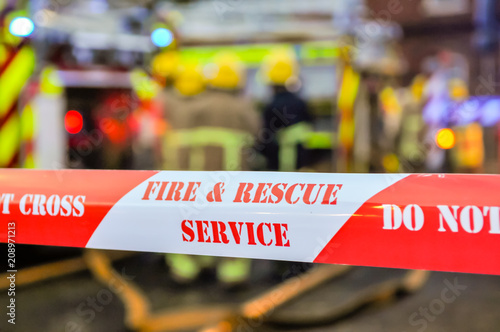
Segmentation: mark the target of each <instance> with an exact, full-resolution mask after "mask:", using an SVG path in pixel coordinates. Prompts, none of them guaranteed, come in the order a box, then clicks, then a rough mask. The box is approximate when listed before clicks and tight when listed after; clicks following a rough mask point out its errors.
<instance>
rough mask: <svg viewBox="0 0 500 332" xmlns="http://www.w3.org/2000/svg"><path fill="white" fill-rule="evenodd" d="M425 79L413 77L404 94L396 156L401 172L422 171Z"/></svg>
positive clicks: (419, 76) (421, 75)
mask: <svg viewBox="0 0 500 332" xmlns="http://www.w3.org/2000/svg"><path fill="white" fill-rule="evenodd" d="M426 81H427V78H426V77H425V75H424V74H419V75H417V76H415V78H414V79H413V81H412V82H411V84H410V86H409V87H408V88H407V89H406V90H407V91H406V93H405V94H404V97H403V101H402V107H403V114H402V119H401V131H400V134H399V142H398V155H399V158H400V161H401V162H400V164H401V168H400V170H401V171H403V172H409V173H418V172H421V171H422V170H423V166H424V160H425V147H424V144H423V139H422V134H423V130H424V122H423V119H422V107H423V91H424V87H425V84H426Z"/></svg>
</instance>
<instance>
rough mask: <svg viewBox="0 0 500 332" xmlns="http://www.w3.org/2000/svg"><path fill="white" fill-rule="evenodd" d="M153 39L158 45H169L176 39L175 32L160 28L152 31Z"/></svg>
mask: <svg viewBox="0 0 500 332" xmlns="http://www.w3.org/2000/svg"><path fill="white" fill-rule="evenodd" d="M151 40H152V41H153V44H155V45H156V46H158V47H167V46H168V45H170V44H172V42H173V41H174V34H173V33H172V31H170V30H168V29H165V28H158V29H156V30H155V31H153V32H152V33H151Z"/></svg>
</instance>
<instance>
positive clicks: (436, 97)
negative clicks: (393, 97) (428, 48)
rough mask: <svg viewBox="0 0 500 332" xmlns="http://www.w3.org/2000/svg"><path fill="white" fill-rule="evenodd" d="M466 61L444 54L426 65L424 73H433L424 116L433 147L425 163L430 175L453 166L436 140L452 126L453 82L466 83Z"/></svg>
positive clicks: (429, 80) (425, 96) (428, 82)
mask: <svg viewBox="0 0 500 332" xmlns="http://www.w3.org/2000/svg"><path fill="white" fill-rule="evenodd" d="M464 61H465V60H464V59H463V57H462V56H460V55H457V54H453V53H452V52H449V51H446V50H442V51H439V52H438V53H437V55H436V56H435V57H433V58H430V59H427V60H426V62H424V66H425V67H424V70H425V71H426V72H428V73H429V79H428V81H427V84H426V86H425V88H424V100H425V106H424V107H423V114H422V116H423V119H424V122H425V123H426V127H427V128H426V137H425V141H426V142H429V143H430V144H429V145H430V146H429V150H428V152H427V158H426V162H425V166H426V170H427V171H428V172H442V171H444V170H445V168H447V167H448V166H449V165H447V161H449V160H448V159H447V153H446V150H443V149H441V148H439V147H438V146H437V145H436V144H435V136H436V134H437V132H438V131H439V130H440V129H442V128H446V127H449V125H450V121H451V110H452V107H453V103H454V101H453V95H452V90H451V89H450V87H451V86H450V82H452V80H454V79H460V80H463V81H464V82H465V81H466V70H465V67H466V65H467V64H466V63H465V62H464Z"/></svg>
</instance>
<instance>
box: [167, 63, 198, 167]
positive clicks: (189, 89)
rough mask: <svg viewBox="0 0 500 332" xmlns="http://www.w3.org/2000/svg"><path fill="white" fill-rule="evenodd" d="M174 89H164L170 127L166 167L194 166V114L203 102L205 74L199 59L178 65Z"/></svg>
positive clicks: (173, 84)
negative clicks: (191, 154)
mask: <svg viewBox="0 0 500 332" xmlns="http://www.w3.org/2000/svg"><path fill="white" fill-rule="evenodd" d="M176 71H177V72H176V74H175V78H174V80H173V82H172V88H171V90H170V89H169V88H167V89H165V90H164V94H163V97H164V100H163V101H164V104H163V108H164V116H165V119H166V122H167V123H168V128H169V129H168V130H167V133H166V135H165V137H164V145H163V168H164V169H170V170H188V169H191V166H190V163H191V160H190V159H191V158H190V153H191V152H192V149H191V146H190V145H191V141H192V139H191V138H192V131H190V130H191V129H193V127H194V125H195V123H194V116H195V113H196V112H197V111H196V110H199V109H200V107H201V105H202V104H201V103H202V97H201V96H202V92H203V91H204V90H205V85H206V82H205V78H204V76H203V74H202V68H201V67H200V66H199V65H198V64H196V63H190V62H185V63H182V64H180V65H179V66H178V67H177V70H176Z"/></svg>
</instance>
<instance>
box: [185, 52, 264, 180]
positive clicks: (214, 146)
mask: <svg viewBox="0 0 500 332" xmlns="http://www.w3.org/2000/svg"><path fill="white" fill-rule="evenodd" d="M205 73H206V75H207V83H208V87H209V89H208V91H207V92H206V93H205V95H204V96H203V102H202V105H203V106H202V108H201V111H199V112H197V113H196V115H195V123H194V127H195V128H197V130H199V131H200V132H202V133H203V132H205V133H206V135H204V136H203V139H204V140H208V141H212V143H211V144H210V146H206V147H205V148H204V150H205V151H204V156H203V165H198V166H195V167H197V168H198V169H203V170H207V171H208V170H248V169H249V162H250V160H248V159H249V158H248V157H246V158H245V156H243V153H244V152H246V151H247V150H248V149H245V147H248V146H249V145H250V144H251V143H252V142H251V140H252V137H255V136H256V135H257V134H258V131H259V129H260V119H259V116H258V113H257V111H256V109H255V108H254V106H253V105H252V103H251V101H250V100H248V99H246V98H245V97H244V96H243V95H242V90H243V88H244V86H245V81H246V75H245V68H244V66H243V64H242V62H241V61H240V60H239V59H238V57H237V56H236V55H235V54H233V53H229V52H222V53H220V54H218V55H216V56H215V58H214V60H213V63H211V64H210V65H208V66H207V68H206V70H205ZM229 141H231V142H229ZM235 148H239V150H240V151H239V152H237V151H235ZM235 154H238V155H235ZM231 156H233V157H232V160H230V159H229V157H231Z"/></svg>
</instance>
